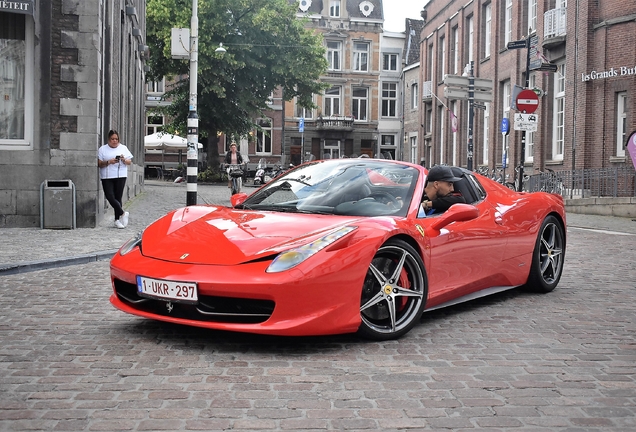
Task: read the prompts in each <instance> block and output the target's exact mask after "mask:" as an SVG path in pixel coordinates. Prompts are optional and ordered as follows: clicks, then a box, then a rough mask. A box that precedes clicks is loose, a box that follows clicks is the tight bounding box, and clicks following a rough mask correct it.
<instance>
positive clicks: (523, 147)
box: [517, 36, 539, 192]
mask: <svg viewBox="0 0 636 432" xmlns="http://www.w3.org/2000/svg"><path fill="white" fill-rule="evenodd" d="M531 39H532V38H531V37H530V36H528V38H527V39H526V84H525V85H524V88H528V87H529V86H530V41H531ZM522 93H523V91H522V92H521V93H519V94H520V95H521V94H522ZM533 93H534V92H533ZM535 96H536V95H535ZM537 99H538V98H537ZM518 106H519V103H517V107H518ZM538 106H539V104H538V103H537V108H538ZM535 110H536V108H535ZM533 112H534V111H533ZM525 163H526V131H522V132H521V160H520V161H519V172H518V173H517V175H519V183H517V184H518V185H519V186H518V188H517V192H522V191H523V165H524V164H525Z"/></svg>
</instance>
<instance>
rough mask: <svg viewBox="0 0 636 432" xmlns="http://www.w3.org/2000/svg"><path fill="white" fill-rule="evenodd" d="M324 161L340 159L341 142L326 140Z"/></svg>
mask: <svg viewBox="0 0 636 432" xmlns="http://www.w3.org/2000/svg"><path fill="white" fill-rule="evenodd" d="M324 150H325V151H324V154H323V159H340V140H335V139H326V140H325V149H324Z"/></svg>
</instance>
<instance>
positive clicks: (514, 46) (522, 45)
mask: <svg viewBox="0 0 636 432" xmlns="http://www.w3.org/2000/svg"><path fill="white" fill-rule="evenodd" d="M527 43H528V41H527V40H525V39H521V40H518V41H513V42H508V45H507V46H506V48H508V49H521V48H525V47H526V44H527Z"/></svg>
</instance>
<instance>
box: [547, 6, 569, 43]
mask: <svg viewBox="0 0 636 432" xmlns="http://www.w3.org/2000/svg"><path fill="white" fill-rule="evenodd" d="M566 11H567V8H557V9H552V10H549V11H547V12H546V13H544V14H543V39H544V40H545V39H549V38H553V37H558V36H565V32H566V24H567V22H566Z"/></svg>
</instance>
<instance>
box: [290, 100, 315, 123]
mask: <svg viewBox="0 0 636 432" xmlns="http://www.w3.org/2000/svg"><path fill="white" fill-rule="evenodd" d="M311 100H312V101H314V102H315V97H314V96H312V97H311ZM294 105H295V107H296V109H295V110H294V117H297V118H305V119H312V118H314V110H313V109H309V108H305V107H303V106H300V105H299V104H298V98H296V100H295V101H294Z"/></svg>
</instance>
